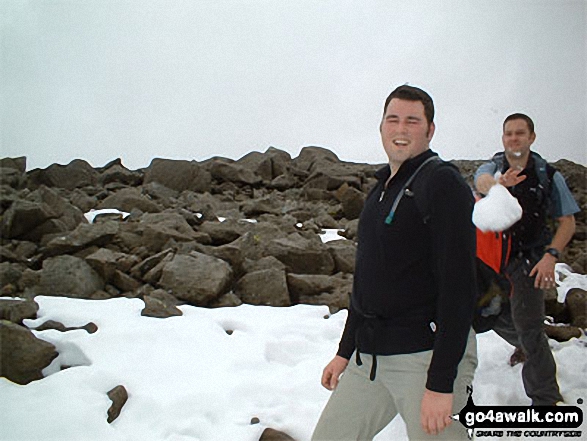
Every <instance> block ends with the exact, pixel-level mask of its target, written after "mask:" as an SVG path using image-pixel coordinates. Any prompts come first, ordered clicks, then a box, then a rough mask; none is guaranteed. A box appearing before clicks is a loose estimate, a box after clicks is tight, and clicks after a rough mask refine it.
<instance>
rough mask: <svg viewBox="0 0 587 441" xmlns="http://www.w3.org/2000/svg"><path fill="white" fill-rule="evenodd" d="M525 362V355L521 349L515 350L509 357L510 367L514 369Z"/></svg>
mask: <svg viewBox="0 0 587 441" xmlns="http://www.w3.org/2000/svg"><path fill="white" fill-rule="evenodd" d="M525 361H526V354H524V351H522V349H521V348H516V350H515V351H514V353H513V354H512V356H511V357H510V366H512V367H514V366H515V365H517V364H520V363H524V362H525Z"/></svg>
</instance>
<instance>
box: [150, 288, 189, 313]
mask: <svg viewBox="0 0 587 441" xmlns="http://www.w3.org/2000/svg"><path fill="white" fill-rule="evenodd" d="M143 301H144V302H145V307H144V308H143V310H142V311H141V315H142V316H147V317H156V318H168V317H176V316H180V315H183V312H181V310H180V309H178V308H177V307H176V304H177V299H176V298H175V297H173V296H172V295H171V294H168V293H167V292H166V291H164V290H162V289H156V290H154V291H153V292H152V293H151V294H149V295H146V296H144V297H143Z"/></svg>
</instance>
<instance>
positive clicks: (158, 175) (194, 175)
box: [144, 158, 212, 193]
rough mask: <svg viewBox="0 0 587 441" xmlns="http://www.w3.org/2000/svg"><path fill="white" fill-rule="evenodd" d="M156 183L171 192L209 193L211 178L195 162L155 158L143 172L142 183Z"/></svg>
mask: <svg viewBox="0 0 587 441" xmlns="http://www.w3.org/2000/svg"><path fill="white" fill-rule="evenodd" d="M150 182H157V183H159V184H162V185H164V186H165V187H168V188H170V189H172V190H176V191H179V192H182V191H184V190H190V191H194V192H197V193H204V192H209V191H211V182H212V177H211V175H210V173H209V172H208V171H206V170H205V169H204V168H202V167H201V166H200V165H199V164H198V163H197V162H195V161H184V160H174V159H162V158H155V159H153V160H152V161H151V164H150V165H149V167H147V169H146V171H145V179H144V183H145V184H148V183H150Z"/></svg>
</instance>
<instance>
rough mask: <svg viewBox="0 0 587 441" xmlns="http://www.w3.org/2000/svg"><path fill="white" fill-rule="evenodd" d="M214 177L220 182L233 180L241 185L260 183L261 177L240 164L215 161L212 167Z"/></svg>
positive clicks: (211, 171)
mask: <svg viewBox="0 0 587 441" xmlns="http://www.w3.org/2000/svg"><path fill="white" fill-rule="evenodd" d="M210 173H211V174H212V177H213V178H214V179H216V180H218V181H219V182H233V183H235V184H240V185H259V184H260V183H261V177H260V176H258V175H256V174H255V173H253V172H252V171H251V170H249V169H248V168H246V167H243V166H242V165H238V164H234V163H232V164H229V163H226V162H223V161H215V162H214V163H212V165H211V167H210Z"/></svg>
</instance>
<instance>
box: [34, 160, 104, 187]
mask: <svg viewBox="0 0 587 441" xmlns="http://www.w3.org/2000/svg"><path fill="white" fill-rule="evenodd" d="M28 175H29V178H28V180H29V183H28V185H29V186H31V187H33V188H36V187H38V186H40V185H46V186H48V187H59V188H65V189H68V190H73V189H74V188H82V187H86V186H92V185H96V183H97V180H98V179H97V178H98V172H97V171H96V170H94V169H93V168H92V166H91V165H90V164H88V163H87V162H86V161H84V160H81V159H74V160H73V161H71V162H70V163H69V164H67V165H60V164H52V165H50V166H49V167H47V168H46V169H35V170H32V171H31V172H29V173H28Z"/></svg>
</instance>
